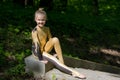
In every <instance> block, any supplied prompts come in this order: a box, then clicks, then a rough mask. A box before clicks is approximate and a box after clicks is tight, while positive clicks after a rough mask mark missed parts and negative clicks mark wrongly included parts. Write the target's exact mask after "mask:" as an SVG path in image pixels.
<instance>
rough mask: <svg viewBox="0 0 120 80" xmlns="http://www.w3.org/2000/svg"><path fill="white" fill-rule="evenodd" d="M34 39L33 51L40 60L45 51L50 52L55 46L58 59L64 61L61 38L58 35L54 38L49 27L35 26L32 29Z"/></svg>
mask: <svg viewBox="0 0 120 80" xmlns="http://www.w3.org/2000/svg"><path fill="white" fill-rule="evenodd" d="M32 40H33V45H32V47H33V48H32V52H33V53H34V55H35V56H37V57H38V58H39V59H40V60H42V53H43V52H44V51H45V52H48V53H49V52H50V51H51V50H52V48H53V47H54V48H55V51H56V53H57V57H58V59H59V60H60V62H61V63H64V61H63V57H62V51H61V47H60V43H59V40H58V39H57V38H56V37H54V38H52V36H51V32H50V29H49V27H38V26H37V27H35V28H34V29H33V31H32Z"/></svg>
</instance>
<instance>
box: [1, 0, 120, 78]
mask: <svg viewBox="0 0 120 80" xmlns="http://www.w3.org/2000/svg"><path fill="white" fill-rule="evenodd" d="M39 7H43V8H44V9H45V11H46V12H47V14H48V20H47V23H46V26H49V27H50V29H51V32H52V34H53V36H57V37H58V38H59V39H60V42H61V47H62V51H63V55H64V56H70V57H74V58H78V59H84V60H89V61H93V62H97V63H101V64H107V65H112V66H116V67H120V53H119V50H120V22H119V21H120V0H0V80H8V79H9V80H23V79H25V78H28V77H31V75H28V74H26V73H25V71H24V65H25V64H24V58H25V57H26V56H29V55H31V43H32V40H31V31H32V29H33V28H34V27H35V26H36V23H35V22H34V12H35V11H36V10H37V9H38V8H39ZM102 49H105V50H107V51H106V52H105V51H102Z"/></svg>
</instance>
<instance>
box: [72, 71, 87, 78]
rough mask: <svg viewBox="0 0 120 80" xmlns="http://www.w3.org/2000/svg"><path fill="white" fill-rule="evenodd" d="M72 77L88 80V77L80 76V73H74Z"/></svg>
mask: <svg viewBox="0 0 120 80" xmlns="http://www.w3.org/2000/svg"><path fill="white" fill-rule="evenodd" d="M72 76H73V77H75V78H79V79H86V77H85V76H84V75H83V74H80V73H78V72H75V73H72Z"/></svg>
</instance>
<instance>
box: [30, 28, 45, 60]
mask: <svg viewBox="0 0 120 80" xmlns="http://www.w3.org/2000/svg"><path fill="white" fill-rule="evenodd" d="M32 40H33V43H32V53H34V55H35V56H37V57H38V58H39V60H43V57H42V52H41V50H40V43H39V40H38V36H37V28H35V29H33V30H32Z"/></svg>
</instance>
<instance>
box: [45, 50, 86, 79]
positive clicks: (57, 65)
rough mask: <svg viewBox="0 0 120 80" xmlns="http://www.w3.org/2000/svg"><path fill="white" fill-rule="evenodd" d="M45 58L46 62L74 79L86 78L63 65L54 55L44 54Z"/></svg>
mask: <svg viewBox="0 0 120 80" xmlns="http://www.w3.org/2000/svg"><path fill="white" fill-rule="evenodd" d="M43 58H45V59H46V60H48V61H50V62H51V63H53V64H54V65H55V66H56V67H57V68H58V69H59V70H61V71H63V72H65V73H67V74H70V75H72V76H73V77H76V78H80V79H85V78H86V77H85V76H84V75H83V74H80V73H79V72H77V71H76V70H73V69H71V68H69V67H67V66H66V65H64V64H62V63H61V62H60V61H59V60H58V59H57V58H55V57H53V56H52V55H50V54H48V53H46V52H43Z"/></svg>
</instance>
